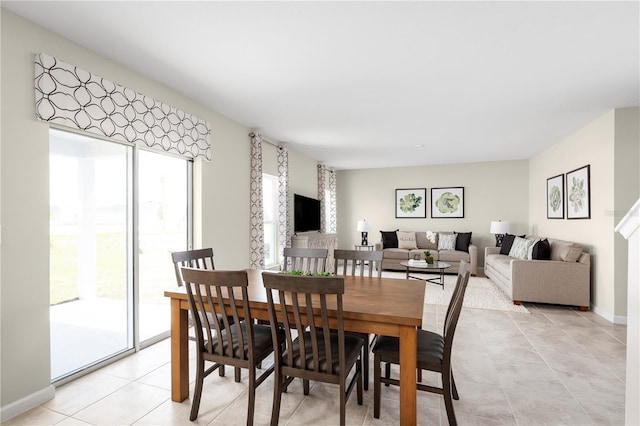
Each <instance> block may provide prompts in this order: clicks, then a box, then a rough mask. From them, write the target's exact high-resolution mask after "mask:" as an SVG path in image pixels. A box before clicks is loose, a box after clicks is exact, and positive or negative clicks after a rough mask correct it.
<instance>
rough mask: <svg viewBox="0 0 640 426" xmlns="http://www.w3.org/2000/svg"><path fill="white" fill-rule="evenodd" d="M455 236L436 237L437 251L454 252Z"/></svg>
mask: <svg viewBox="0 0 640 426" xmlns="http://www.w3.org/2000/svg"><path fill="white" fill-rule="evenodd" d="M456 237H457V234H442V233H440V235H438V250H455V249H456Z"/></svg>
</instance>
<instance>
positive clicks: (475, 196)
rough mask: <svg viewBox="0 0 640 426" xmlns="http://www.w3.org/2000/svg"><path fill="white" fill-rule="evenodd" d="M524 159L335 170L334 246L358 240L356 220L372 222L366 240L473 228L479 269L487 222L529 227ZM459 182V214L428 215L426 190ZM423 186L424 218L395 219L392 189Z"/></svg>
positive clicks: (488, 239)
mask: <svg viewBox="0 0 640 426" xmlns="http://www.w3.org/2000/svg"><path fill="white" fill-rule="evenodd" d="M528 169H529V166H528V161H526V160H522V161H500V162H486V163H467V164H450V165H437V166H419V167H403V168H385V169H365V170H340V171H338V172H337V187H338V188H337V204H338V245H339V246H340V247H341V248H353V245H354V244H359V243H360V233H359V232H357V231H356V222H357V221H358V220H359V219H366V220H368V221H370V222H371V223H372V225H373V231H372V232H370V233H369V243H370V244H373V243H376V242H379V241H380V233H379V231H390V230H395V229H400V230H406V231H420V230H423V231H427V230H433V231H459V232H468V231H471V232H473V235H472V242H473V244H475V245H477V246H478V267H479V268H482V267H483V266H484V247H486V246H488V245H489V246H495V237H494V236H493V234H490V233H489V226H490V223H491V221H492V220H498V219H502V220H508V221H509V222H510V223H511V231H512V232H514V233H519V234H520V233H525V232H526V231H527V230H528V222H529V221H528V204H529V194H528V174H529V171H528ZM449 186H463V187H464V216H465V217H464V218H462V219H432V218H431V193H430V191H431V188H439V187H449ZM401 188H427V218H426V219H396V217H395V205H394V200H395V190H396V189H401Z"/></svg>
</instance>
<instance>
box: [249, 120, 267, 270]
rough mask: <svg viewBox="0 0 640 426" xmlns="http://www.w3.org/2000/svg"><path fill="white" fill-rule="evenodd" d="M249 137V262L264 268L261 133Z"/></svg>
mask: <svg viewBox="0 0 640 426" xmlns="http://www.w3.org/2000/svg"><path fill="white" fill-rule="evenodd" d="M249 137H250V138H251V183H250V185H251V186H250V191H251V193H250V201H249V209H250V211H249V214H250V218H249V220H250V223H249V238H250V241H249V264H250V267H251V268H254V269H264V213H263V207H262V134H261V133H258V132H251V133H249Z"/></svg>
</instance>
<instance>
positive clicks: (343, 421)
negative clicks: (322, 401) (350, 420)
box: [340, 377, 347, 426]
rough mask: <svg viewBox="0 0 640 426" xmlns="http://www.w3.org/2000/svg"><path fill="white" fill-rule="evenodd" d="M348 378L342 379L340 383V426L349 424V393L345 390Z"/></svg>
mask: <svg viewBox="0 0 640 426" xmlns="http://www.w3.org/2000/svg"><path fill="white" fill-rule="evenodd" d="M345 381H346V377H343V378H342V382H341V383H340V426H344V425H345V424H346V422H347V420H346V417H347V407H346V406H347V392H346V389H345Z"/></svg>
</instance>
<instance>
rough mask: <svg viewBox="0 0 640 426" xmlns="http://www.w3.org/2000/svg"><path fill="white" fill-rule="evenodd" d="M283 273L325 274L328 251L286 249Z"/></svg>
mask: <svg viewBox="0 0 640 426" xmlns="http://www.w3.org/2000/svg"><path fill="white" fill-rule="evenodd" d="M283 254H284V264H283V266H282V270H283V271H296V270H297V271H304V272H311V273H317V272H324V271H325V267H326V264H327V255H328V254H329V250H327V249H313V248H294V247H285V248H284V253H283Z"/></svg>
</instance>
